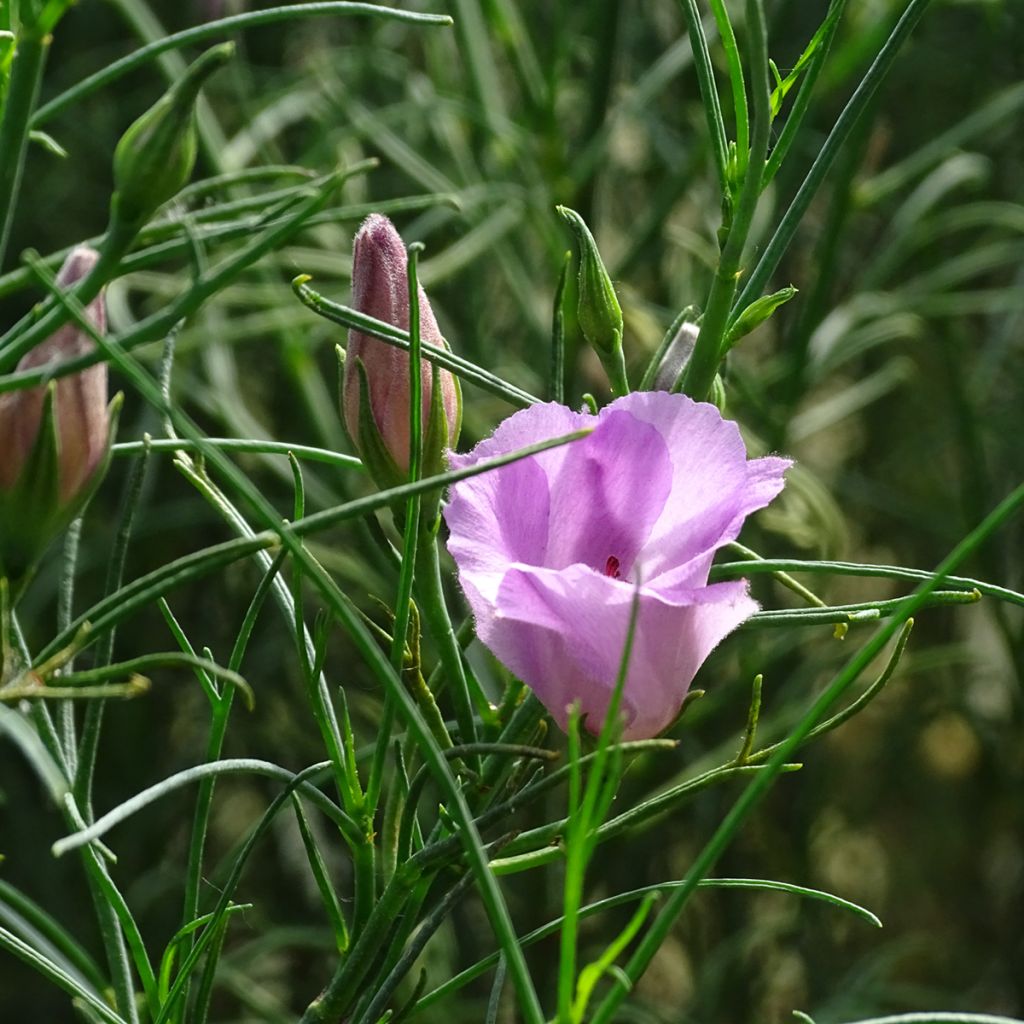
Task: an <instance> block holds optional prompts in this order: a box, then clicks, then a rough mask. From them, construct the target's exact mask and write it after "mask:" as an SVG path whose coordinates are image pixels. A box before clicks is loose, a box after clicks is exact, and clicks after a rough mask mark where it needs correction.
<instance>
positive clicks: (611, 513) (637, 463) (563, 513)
mask: <svg viewBox="0 0 1024 1024" xmlns="http://www.w3.org/2000/svg"><path fill="white" fill-rule="evenodd" d="M671 489H672V460H671V457H670V456H669V451H668V447H667V445H666V444H665V441H664V440H663V438H662V436H661V434H660V433H659V432H658V430H657V429H656V428H655V427H653V426H651V425H650V424H647V423H644V422H642V421H640V420H638V419H636V418H635V417H634V416H631V415H630V414H629V413H628V412H622V411H612V410H609V411H606V412H603V413H602V414H601V416H600V417H599V419H598V425H597V429H596V430H595V431H594V433H593V434H591V435H590V437H587V438H585V439H584V440H582V441H577V442H576V443H575V444H574V445H573V446H572V449H571V450H570V451H568V452H567V453H566V457H565V460H564V461H563V462H562V465H561V469H560V471H559V472H558V474H557V475H556V476H555V477H554V478H553V479H552V480H551V495H552V497H551V534H550V542H549V545H548V550H547V556H546V558H544V559H542V560H536V559H530V561H531V562H532V563H533V564H534V565H546V566H549V567H550V568H552V569H562V568H564V567H565V566H568V565H573V564H575V563H583V564H584V565H589V566H590V567H591V568H592V569H597V570H598V571H599V572H603V571H605V566H606V565H608V564H609V559H610V558H614V559H615V562H614V564H615V566H616V567H617V570H618V571H620V572H621V573H622V575H623V576H626V575H628V573H629V571H630V569H631V568H632V566H633V563H634V561H635V560H636V557H637V555H638V554H639V552H640V549H641V548H642V547H643V546H644V544H645V543H646V542H647V539H648V537H649V535H650V532H651V527H652V526H653V525H654V524H655V522H657V520H658V518H659V516H660V515H661V514H662V510H663V509H664V508H665V502H666V500H667V499H668V496H669V493H670V491H671ZM520 560H521V561H526V559H520Z"/></svg>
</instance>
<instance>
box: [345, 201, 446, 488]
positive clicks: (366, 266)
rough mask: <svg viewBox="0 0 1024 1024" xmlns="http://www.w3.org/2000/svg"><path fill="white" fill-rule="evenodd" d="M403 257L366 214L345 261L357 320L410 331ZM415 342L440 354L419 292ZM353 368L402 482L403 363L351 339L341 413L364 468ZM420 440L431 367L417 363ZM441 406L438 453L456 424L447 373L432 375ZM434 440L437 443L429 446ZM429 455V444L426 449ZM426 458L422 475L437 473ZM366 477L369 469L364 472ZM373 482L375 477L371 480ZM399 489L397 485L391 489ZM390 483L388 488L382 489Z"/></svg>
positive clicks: (384, 221) (379, 346)
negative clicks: (443, 426) (443, 428)
mask: <svg viewBox="0 0 1024 1024" xmlns="http://www.w3.org/2000/svg"><path fill="white" fill-rule="evenodd" d="M407 265H408V257H407V254H406V251H405V245H404V244H403V243H402V239H401V236H400V235H399V234H398V232H397V231H396V230H395V226H394V225H393V224H392V223H391V221H390V220H388V218H387V217H385V216H383V215H381V214H379V213H372V214H370V216H369V217H367V218H366V220H365V221H364V222H363V225H362V227H361V228H360V229H359V232H358V234H357V235H356V237H355V243H354V246H353V255H352V304H353V305H354V306H355V308H356V309H358V310H359V311H360V312H361V313H366V314H368V315H369V316H372V317H374V318H375V319H377V320H383V321H384V322H385V323H389V324H392V325H393V326H395V327H400V328H402V329H403V330H408V329H409V285H408V278H407ZM419 303H420V317H419V319H420V338H421V339H422V341H423V342H425V343H427V344H430V345H436V346H439V347H444V348H447V345H446V343H445V340H444V338H443V337H442V335H441V331H440V329H439V328H438V326H437V321H436V320H435V319H434V313H433V310H432V309H431V308H430V301H429V300H428V299H427V295H426V292H424V290H423V289H422V288H420V289H419ZM357 361H358V362H361V363H362V365H363V366H364V367H365V369H366V380H367V382H368V385H369V395H370V408H371V411H372V414H373V422H374V424H375V425H376V428H377V431H378V432H379V435H380V439H381V441H382V442H383V445H384V448H385V449H386V450H387V453H388V454H389V455H390V457H391V459H392V460H393V461H394V465H395V468H396V469H397V470H398V471H399V472H400V473H402V474H404V473H406V472H408V469H409V402H410V396H409V391H410V380H409V356H408V353H407V352H405V351H403V350H402V349H400V348H396V347H395V346H393V345H388V344H387V343H385V342H383V341H380V340H379V339H377V338H372V337H370V336H369V335H366V334H363V333H361V332H359V331H354V330H353V331H350V332H349V338H348V348H347V350H346V354H345V374H344V380H343V384H342V412H343V415H344V417H345V426H346V427H347V428H348V432H349V436H350V437H351V438H352V439H353V441H354V443H355V444H356V446H357V447H358V448H359V449H360V452H361V454H362V455H363V457H364V460H365V459H367V457H368V456H369V455H370V453H369V452H368V451H367V450H366V448H367V446H366V445H364V444H361V442H360V436H361V433H360V432H361V420H360V375H359V372H358V369H357V365H356V364H357ZM422 381H423V435H424V438H427V427H428V423H429V417H430V399H431V393H432V382H431V365H430V363H429V362H427V360H425V359H424V360H423V362H422ZM438 382H439V384H440V387H441V399H442V403H443V405H444V413H445V419H446V421H447V437H446V438H445V439H439V440H440V444H439V445H438V448H439V449H442V448H449V447H454V445H455V442H456V440H457V439H458V435H459V427H460V423H461V418H462V401H461V396H460V392H459V386H458V383H457V382H456V380H455V378H454V377H453V376H452V375H451V374H450V373H449V372H448V371H447V370H442V371H440V373H439V374H438ZM435 440H438V439H435ZM427 448H429V439H428V441H427V443H425V449H427ZM431 461H432V460H431V459H430V457H429V455H428V458H427V466H425V469H427V470H428V471H438V470H439V469H440V468H441V465H440V450H439V451H438V459H437V460H434V461H438V463H439V464H438V465H437V466H431V465H430V462H431ZM371 470H373V467H372V466H371ZM376 475H377V474H376V473H375V476H376ZM394 482H398V481H394ZM388 483H391V481H388Z"/></svg>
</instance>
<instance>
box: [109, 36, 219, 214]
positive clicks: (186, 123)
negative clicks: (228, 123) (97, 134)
mask: <svg viewBox="0 0 1024 1024" xmlns="http://www.w3.org/2000/svg"><path fill="white" fill-rule="evenodd" d="M234 51H235V47H234V44H233V43H222V44H221V45H220V46H214V47H212V48H211V49H209V50H207V51H206V53H204V54H203V55H202V56H201V57H200V58H199V59H198V60H196V61H195V62H194V63H193V64H191V65H190V66H189V68H188V69H187V70H186V71H185V74H184V75H182V77H181V78H179V79H178V81H176V82H175V83H174V85H172V86H171V87H170V89H168V90H167V92H166V93H164V95H163V96H161V97H160V99H159V100H157V101H156V103H155V104H153V106H152V107H150V108H149V110H147V111H146V112H145V113H144V114H143V115H142V116H141V117H139V118H138V120H136V121H135V122H134V123H133V124H132V125H130V126H129V128H128V130H127V131H126V132H125V133H124V135H122V136H121V141H120V142H119V143H118V144H117V149H115V150H114V189H115V191H114V197H113V200H112V203H111V220H112V221H113V222H114V223H116V224H118V225H123V226H125V227H126V228H127V229H132V230H138V228H140V227H141V226H142V225H143V224H144V223H145V222H146V221H147V220H148V219H149V217H150V216H151V215H152V214H153V212H154V211H155V210H156V209H157V207H159V206H161V205H162V204H164V203H166V202H167V200H168V199H171V198H173V197H174V196H175V195H177V193H178V192H179V191H180V190H181V189H182V188H183V187H184V186H185V185H186V184H187V183H188V180H189V178H190V177H191V176H192V168H193V166H194V165H195V162H196V150H197V148H198V137H197V134H196V114H195V107H196V98H197V97H198V95H199V90H200V88H201V87H202V85H203V83H204V82H205V81H206V79H207V78H208V77H209V76H210V75H211V74H213V72H214V71H216V70H217V69H218V68H219V67H220V66H221V65H222V64H224V63H225V62H226V61H228V60H230V58H231V56H232V55H233V54H234Z"/></svg>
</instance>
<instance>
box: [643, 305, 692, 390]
mask: <svg viewBox="0 0 1024 1024" xmlns="http://www.w3.org/2000/svg"><path fill="white" fill-rule="evenodd" d="M698 334H700V328H699V327H698V326H697V324H695V323H691V322H689V321H683V323H681V324H680V325H679V329H678V330H677V331H676V333H675V336H674V337H673V338H672V340H671V342H669V346H668V348H667V349H666V350H665V355H664V356H662V359H661V363H660V364H659V366H658V371H657V373H656V374H655V375H654V390H655V391H671V390H672V389H673V388H674V387H675V385H676V381H677V380H679V378H680V376H681V375H682V372H683V369H684V368H685V366H686V364H687V363H688V362H689V361H690V356H692V355H693V347H694V345H696V344H697V335H698Z"/></svg>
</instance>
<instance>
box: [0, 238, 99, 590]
mask: <svg viewBox="0 0 1024 1024" xmlns="http://www.w3.org/2000/svg"><path fill="white" fill-rule="evenodd" d="M97 259H98V255H97V253H96V252H95V251H94V250H92V249H89V248H86V247H84V246H83V247H79V248H77V249H75V250H74V251H73V252H72V253H71V254H70V255H69V256H68V258H67V259H66V260H65V261H64V265H63V267H61V269H60V273H59V274H58V275H57V283H58V285H60V287H61V288H68V287H70V286H71V285H73V284H75V282H77V281H79V280H81V279H82V278H83V277H85V276H86V275H87V274H88V273H89V271H90V270H92V268H93V266H94V265H95V263H96V260H97ZM86 316H87V317H88V319H89V322H90V323H91V324H92V326H93V327H94V328H95V329H96V331H97V332H99V333H102V332H103V331H104V330H105V329H106V314H105V310H104V305H103V297H102V296H98V297H97V298H95V299H94V300H93V301H92V302H91V303H90V304H89V305H88V307H87V308H86ZM93 348H94V344H93V342H92V340H91V339H90V338H89V336H88V335H87V334H86V333H85V332H84V331H82V330H81V329H80V328H79V327H77V326H76V325H75V324H65V325H64V326H63V327H61V328H60V329H59V330H58V331H57V332H56V333H55V334H53V335H52V336H51V337H50V338H48V339H47V340H46V341H44V342H43V343H42V344H41V345H38V346H37V347H36V348H34V349H32V351H30V352H28V353H27V354H26V355H25V356H24V357H23V358H22V360H21V361H20V362H19V363H18V370H31V369H36V368H38V367H41V366H46V365H48V364H50V363H59V362H66V361H67V360H70V359H74V358H76V357H77V356H82V355H86V354H87V353H89V352H91V351H92V350H93ZM111 411H112V410H111V408H110V407H108V405H107V367H106V364H105V363H97V364H95V365H94V366H90V367H88V368H86V369H85V370H82V371H81V372H79V373H76V374H70V375H68V376H65V377H61V378H59V379H58V380H55V381H53V382H51V383H50V384H49V385H47V386H41V387H35V388H27V389H25V390H21V391H10V392H6V393H4V394H0V574H3V575H13V576H17V575H20V574H22V573H23V572H25V571H26V570H28V569H29V568H30V567H31V566H32V565H33V564H34V563H35V561H36V560H37V559H38V557H39V555H41V554H42V552H43V550H44V549H45V547H46V545H47V544H49V542H50V541H51V540H52V539H53V537H54V535H55V534H56V533H57V532H59V531H60V530H61V529H63V527H64V526H66V525H67V523H68V522H70V521H71V519H72V518H74V516H75V515H76V514H77V512H78V511H79V510H80V509H81V507H82V505H83V504H84V503H85V501H86V500H87V499H88V497H89V496H90V495H91V493H92V491H93V490H94V489H95V487H96V485H97V484H98V482H99V479H100V477H101V476H102V473H103V471H104V469H105V467H106V462H107V459H108V456H109V448H110V433H111Z"/></svg>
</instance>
